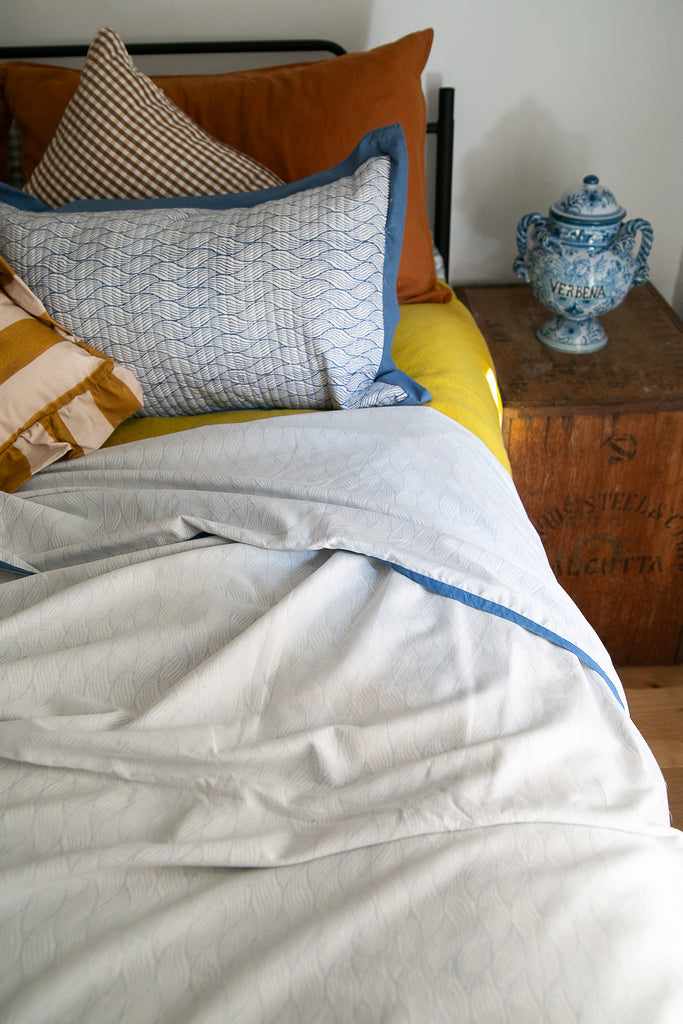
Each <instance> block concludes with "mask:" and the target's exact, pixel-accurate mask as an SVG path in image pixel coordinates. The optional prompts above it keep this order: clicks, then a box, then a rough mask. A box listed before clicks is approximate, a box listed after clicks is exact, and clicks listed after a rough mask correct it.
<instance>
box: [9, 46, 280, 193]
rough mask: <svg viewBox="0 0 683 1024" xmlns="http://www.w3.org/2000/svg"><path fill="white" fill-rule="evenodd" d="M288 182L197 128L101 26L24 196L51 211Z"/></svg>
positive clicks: (244, 190) (236, 189) (254, 188)
mask: <svg viewBox="0 0 683 1024" xmlns="http://www.w3.org/2000/svg"><path fill="white" fill-rule="evenodd" d="M280 184H282V179H281V178H279V177H278V176H277V175H276V174H273V172H272V171H270V170H268V168H267V167H264V166H263V164H261V163H259V162H258V161H257V160H253V159H252V158H251V157H249V156H247V155H246V154H245V153H242V152H240V151H239V150H237V149H234V148H233V147H232V146H229V145H227V144H226V143H224V142H219V141H218V139H214V138H213V137H212V136H211V135H209V134H208V133H207V132H205V131H204V130H203V129H202V128H200V127H199V125H197V124H196V123H195V122H194V121H193V120H192V119H191V118H190V117H188V115H187V114H185V113H184V112H183V111H182V110H180V108H179V107H177V106H176V105H175V104H174V103H172V102H171V100H169V99H168V97H167V96H166V95H165V93H164V92H163V91H162V90H161V89H160V88H159V87H158V86H157V85H155V84H154V82H152V81H151V79H150V78H148V77H147V75H144V74H142V72H141V71H139V70H138V69H137V68H136V67H135V65H134V64H133V61H132V60H131V57H130V55H129V53H128V51H127V50H126V47H125V46H124V44H123V42H122V40H121V38H120V37H119V36H118V34H117V33H116V32H115V31H114V30H113V29H111V28H103V29H101V30H100V31H99V32H98V33H97V35H96V36H95V39H94V40H93V42H92V44H91V45H90V48H89V50H88V55H87V58H86V62H85V66H84V68H83V71H82V72H81V78H80V84H79V86H78V89H77V90H76V92H75V94H74V96H73V97H72V99H71V100H70V102H69V104H68V106H67V108H66V110H65V111H64V114H63V116H62V119H61V121H60V123H59V126H58V128H57V131H56V133H55V135H54V137H53V138H52V141H51V142H50V145H49V146H48V148H47V150H46V152H45V153H44V155H43V158H42V160H41V161H40V163H39V164H38V166H37V167H36V168H35V170H34V172H33V174H32V175H31V177H30V179H29V180H28V182H27V183H26V185H25V187H24V191H25V192H28V193H29V194H30V195H32V196H35V197H36V198H37V199H40V200H41V201H42V202H44V203H46V204H47V205H48V206H52V207H56V206H61V205H62V204H63V203H68V202H71V201H72V200H75V199H142V198H148V197H152V196H182V195H207V194H208V195H210V194H212V193H223V192H251V191H254V190H256V189H262V188H269V187H271V186H273V185H280Z"/></svg>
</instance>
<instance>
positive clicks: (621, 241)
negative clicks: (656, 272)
mask: <svg viewBox="0 0 683 1024" xmlns="http://www.w3.org/2000/svg"><path fill="white" fill-rule="evenodd" d="M636 231H640V236H641V237H640V248H639V250H638V255H637V256H635V257H634V259H635V264H636V269H635V273H634V274H633V284H634V285H636V284H645V282H646V281H647V279H648V278H649V276H650V268H649V267H648V265H647V258H648V256H649V255H650V249H651V248H652V238H653V231H652V225H651V224H650V222H649V220H642V219H641V218H640V217H636V218H635V220H629V221H628V222H627V223H626V224H623V225H622V226H621V228H620V229H619V233H618V234H617V238H616V241H615V243H614V245H613V246H612V250H613V252H616V253H621V252H627V251H630V250H631V249H632V248H633V244H634V241H635V236H636Z"/></svg>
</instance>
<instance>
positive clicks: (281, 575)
mask: <svg viewBox="0 0 683 1024" xmlns="http://www.w3.org/2000/svg"><path fill="white" fill-rule="evenodd" d="M0 498H2V513H3V514H2V516H0V550H1V551H2V554H1V555H0V557H2V558H3V559H4V560H5V561H9V560H11V559H14V560H15V561H16V562H19V561H21V562H22V563H23V565H22V566H19V565H18V564H17V569H22V568H23V570H24V572H25V573H26V574H27V575H26V576H25V578H23V579H22V578H20V574H19V573H18V572H17V573H14V574H11V578H10V574H9V573H8V582H7V583H4V584H2V585H0V665H1V669H0V671H1V672H2V679H3V709H4V720H3V721H2V722H1V723H0V755H2V776H1V781H2V785H1V786H0V793H2V800H3V810H4V814H3V817H2V835H3V843H2V846H1V847H0V868H1V871H2V873H1V874H0V952H1V954H2V963H3V970H2V971H1V972H0V1016H2V1019H3V1021H7V1022H8V1024H24V1022H25V1021H43V1020H49V1021H50V1022H54V1024H72V1022H73V1021H75V1020H78V1021H82V1022H86V1024H95V1022H97V1024H120V1022H121V1021H126V1020H129V1021H131V1022H137V1021H164V1020H182V1021H183V1022H188V1024H194V1022H197V1024H199V1022H202V1024H206V1022H207V1021H210V1022H214V1021H215V1022H216V1024H219V1022H220V1024H225V1022H233V1021H234V1022H239V1024H245V1022H250V1024H270V1022H273V1024H275V1022H277V1024H280V1022H282V1021H291V1022H293V1024H298V1022H300V1021H305V1020H310V1021H330V1022H334V1021H338V1022H350V1021H353V1022H354V1024H355V1022H356V1021H364V1020H365V1021H371V1022H375V1021H381V1020H395V1021H401V1022H403V1021H406V1022H411V1024H412V1022H423V1021H424V1022H425V1024H427V1022H428V1024H437V1022H438V1024H441V1022H445V1024H452V1022H453V1021H458V1022H465V1024H481V1022H482V1021H487V1020H491V1021H510V1022H512V1024H521V1022H525V1024H526V1022H527V1021H544V1022H545V1021H552V1022H553V1024H558V1022H559V1024H575V1022H576V1021H577V1020H580V1019H581V1018H582V1016H583V1017H585V1018H586V1019H589V1020H591V1022H592V1021H596V1022H597V1021H604V1022H605V1024H608V1022H609V1024H611V1022H613V1021H619V1022H620V1024H621V1022H624V1021H625V1022H627V1024H641V1022H642V1021H643V1020H657V1021H663V1022H664V1021H666V1022H668V1021H672V1022H673V1021H676V1020H678V1019H680V1017H681V1011H682V1010H683V1006H682V1005H681V1004H682V993H681V986H680V977H681V968H682V967H683V963H682V951H681V944H680V941H678V940H679V938H680V921H681V914H682V913H683V841H682V839H681V836H680V833H676V832H674V831H673V830H671V829H670V828H669V827H668V814H667V808H666V792H665V786H664V781H663V779H662V777H661V773H659V771H658V769H657V766H656V764H655V761H654V758H653V757H652V755H651V754H650V752H649V751H648V749H647V747H646V745H645V743H644V742H643V740H642V739H641V737H640V736H639V735H638V733H637V731H636V730H635V728H634V726H633V724H632V723H631V721H630V719H629V717H628V714H627V712H626V711H625V710H624V709H623V708H622V707H620V706H619V704H618V703H617V701H616V700H615V699H614V696H613V694H612V693H611V692H610V691H609V689H608V687H607V686H606V685H605V681H604V679H602V678H601V677H600V675H599V674H598V673H597V672H595V671H593V670H591V669H590V668H587V667H586V666H585V665H584V664H582V662H581V661H580V659H579V658H578V657H576V656H575V654H574V653H572V652H571V651H569V650H566V649H564V648H562V647H560V646H559V645H558V644H556V643H549V642H548V640H547V639H545V638H544V637H542V636H539V635H537V634H535V633H533V632H532V631H531V630H529V629H526V628H522V627H521V626H520V625H519V623H518V622H517V621H512V620H511V619H509V618H506V617H504V616H501V615H496V614H491V612H490V611H487V610H486V609H485V608H484V607H483V606H482V607H473V606H472V605H469V604H467V603H464V602H463V601H458V600H452V599H451V598H449V597H445V596H443V595H442V594H440V593H436V592H434V591H433V590H430V589H427V588H426V587H424V586H420V585H418V584H417V583H415V582H414V581H413V580H411V579H409V578H407V577H406V576H405V575H403V574H401V573H398V572H396V571H395V570H394V569H392V568H391V567H390V566H389V565H387V562H386V560H387V559H390V560H392V561H394V562H396V563H400V564H402V565H403V566H404V567H407V568H411V569H415V570H417V571H432V572H433V574H434V575H435V576H438V577H440V578H441V579H442V580H443V581H449V582H452V583H458V585H459V586H460V587H461V588H462V589H463V590H469V591H470V592H471V593H475V594H477V595H478V596H479V597H481V598H482V599H485V598H486V599H489V600H491V601H493V602H494V603H496V602H497V603H499V604H501V603H504V602H505V601H506V600H507V601H508V603H511V604H512V606H513V607H514V608H515V609H516V610H518V611H520V612H522V611H524V612H526V614H527V617H528V618H529V619H531V618H533V617H534V616H538V615H544V614H545V615H546V616H547V618H546V620H545V621H546V624H548V625H551V624H552V625H554V626H555V629H556V630H557V629H561V628H562V629H564V630H565V633H566V635H567V636H571V638H572V640H573V641H574V643H575V645H576V646H577V647H579V648H584V649H588V648H590V649H592V650H593V653H594V655H595V656H596V657H597V647H598V646H599V642H598V641H597V638H595V637H594V635H593V634H592V631H591V630H590V629H589V627H588V626H587V625H586V623H585V621H584V620H583V619H582V617H581V616H580V615H579V613H578V611H577V610H576V609H575V607H574V606H573V605H571V602H570V601H569V599H568V598H567V596H566V594H564V592H563V591H561V589H560V588H559V586H558V585H557V583H556V582H555V581H554V579H553V576H552V573H551V571H550V567H549V566H548V564H547V559H545V556H544V553H543V549H542V546H541V543H540V540H539V538H538V536H537V534H536V533H535V532H534V531H533V530H532V528H531V526H530V524H529V522H528V519H527V518H526V516H525V513H524V510H523V508H522V505H521V502H520V501H519V499H518V497H517V495H516V493H515V491H514V487H513V485H512V482H511V480H510V477H509V475H508V474H507V473H506V472H505V471H504V470H503V469H502V467H501V466H500V464H499V463H498V462H497V460H495V458H494V457H493V456H492V455H491V454H490V453H488V451H487V450H486V448H485V446H484V445H483V444H482V443H481V442H479V441H477V440H476V439H475V438H474V437H473V436H472V435H470V434H468V433H467V431H465V430H464V429H462V428H460V427H458V426H457V425H456V424H454V423H452V422H451V421H449V420H448V419H447V418H446V417H444V416H442V415H440V414H439V413H436V412H434V411H433V410H426V409H419V408H418V409H386V410H361V411H356V412H349V413H321V414H315V415H304V416H297V417H284V418H281V419H279V420H278V421H277V422H276V421H273V420H271V421H268V422H259V423H251V424H244V425H231V426H228V427H208V428H201V429H200V430H197V431H189V432H186V433H183V434H180V435H174V436H173V437H164V438H160V439H156V440H154V441H149V442H139V443H137V444H135V445H128V446H123V447H121V448H115V449H110V450H108V451H104V452H100V453H97V454H95V455H94V456H92V458H90V459H89V460H88V461H85V460H81V461H80V463H79V462H78V461H76V462H74V463H72V464H68V465H66V464H64V465H59V466H55V467H51V468H50V469H48V470H47V471H46V472H45V473H44V474H42V475H41V476H39V477H37V478H35V479H34V480H32V481H30V483H29V484H28V485H27V489H26V490H25V491H24V492H22V495H6V496H4V497H2V496H0ZM503 512H504V514H503ZM364 552H367V553H368V554H366V553H364ZM31 573H32V575H31ZM606 979H608V980H609V983H606ZM586 1008H588V1009H586Z"/></svg>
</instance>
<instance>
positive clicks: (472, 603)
mask: <svg viewBox="0 0 683 1024" xmlns="http://www.w3.org/2000/svg"><path fill="white" fill-rule="evenodd" d="M385 564H386V565H389V566H391V568H392V569H395V570H396V571H397V572H400V573H401V574H402V575H403V576H407V577H408V579H411V580H413V582H414V583H419V584H420V585H421V586H423V587H425V588H426V589H427V590H432V591H434V592H435V593H437V594H441V595H442V596H443V597H450V598H451V599H452V600H454V601H460V602H461V603H462V604H466V605H469V607H470V608H477V609H478V610H479V611H483V612H489V614H491V615H497V616H498V617H499V618H501V619H508V620H509V621H510V622H514V623H516V624H517V625H518V626H523V627H524V629H528V630H529V631H530V632H532V633H535V634H536V635H537V636H541V637H543V638H544V639H545V640H550V642H551V643H554V644H557V645H558V647H563V648H564V649H565V650H566V651H569V652H570V653H571V654H575V655H576V657H577V658H578V659H579V660H580V661H582V662H583V663H584V665H587V666H588V668H591V669H593V671H594V672H597V673H598V675H599V676H601V678H602V679H604V681H605V682H606V683H607V685H608V687H609V689H610V690H611V692H612V694H613V695H614V696H615V697H616V699H617V700H618V702H619V704H620V705H621V707H622V708H624V710H626V706H625V704H624V702H623V700H622V699H621V696H620V695H619V691H618V690H617V688H616V686H615V685H614V683H613V682H612V680H611V679H610V677H609V675H608V674H607V672H605V670H604V669H603V668H601V667H600V665H598V663H597V662H596V661H594V659H593V658H591V657H590V655H588V654H586V652H585V651H583V650H582V649H581V648H580V647H577V646H576V644H573V643H572V642H571V641H570V640H567V639H566V638H565V637H563V636H560V635H559V633H554V632H553V631H552V630H551V629H547V628H546V627H545V626H542V625H541V624H540V623H538V622H534V620H533V619H529V618H527V616H526V615H520V614H519V612H515V611H513V610H512V608H507V607H506V606H505V605H503V604H498V603H497V602H496V601H489V600H488V599H487V598H485V597H480V596H479V595H478V594H473V593H471V592H470V591H469V590H463V589H462V588H461V587H455V586H452V585H451V584H449V583H442V582H441V580H435V579H433V577H431V576H423V575H422V574H421V573H419V572H413V571H412V570H411V569H405V568H404V567H403V566H401V565H397V564H396V563H395V562H386V563H385Z"/></svg>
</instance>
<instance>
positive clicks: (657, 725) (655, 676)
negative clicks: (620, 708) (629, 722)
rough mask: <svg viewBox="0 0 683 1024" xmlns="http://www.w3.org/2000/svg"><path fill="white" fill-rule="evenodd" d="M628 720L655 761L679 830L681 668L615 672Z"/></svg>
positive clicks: (682, 796)
mask: <svg viewBox="0 0 683 1024" xmlns="http://www.w3.org/2000/svg"><path fill="white" fill-rule="evenodd" d="M617 671H618V672H619V678H620V679H621V681H622V683H623V686H624V690H625V691H626V698H627V700H628V705H629V708H630V711H631V718H632V719H633V721H634V722H635V724H636V726H637V727H638V729H639V730H640V732H641V733H642V735H643V736H644V738H645V740H646V741H647V743H648V745H649V747H650V750H651V751H652V753H653V754H654V755H655V757H656V758H657V763H658V764H659V767H660V768H661V769H662V775H663V776H664V778H665V779H666V783H667V787H668V791H669V808H670V810H671V816H672V822H673V825H674V826H675V827H676V828H679V829H683V665H657V666H654V667H645V666H641V665H629V666H627V667H623V668H619V669H617Z"/></svg>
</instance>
